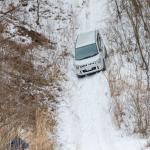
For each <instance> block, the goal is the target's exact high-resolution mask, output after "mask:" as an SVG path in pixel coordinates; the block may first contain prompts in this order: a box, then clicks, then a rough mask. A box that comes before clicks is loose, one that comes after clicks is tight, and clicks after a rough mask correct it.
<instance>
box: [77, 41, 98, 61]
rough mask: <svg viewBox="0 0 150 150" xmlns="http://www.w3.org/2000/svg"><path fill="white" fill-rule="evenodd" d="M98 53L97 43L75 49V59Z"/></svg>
mask: <svg viewBox="0 0 150 150" xmlns="http://www.w3.org/2000/svg"><path fill="white" fill-rule="evenodd" d="M97 54H98V50H97V46H96V43H93V44H90V45H86V46H83V47H79V48H76V49H75V59H76V60H82V59H86V58H89V57H92V56H95V55H97Z"/></svg>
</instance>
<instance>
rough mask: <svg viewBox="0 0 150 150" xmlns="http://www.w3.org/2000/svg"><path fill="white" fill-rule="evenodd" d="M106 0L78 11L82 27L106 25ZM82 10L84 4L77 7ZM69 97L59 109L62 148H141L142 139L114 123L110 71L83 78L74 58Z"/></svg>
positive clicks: (123, 149) (68, 88) (86, 29)
mask: <svg viewBox="0 0 150 150" xmlns="http://www.w3.org/2000/svg"><path fill="white" fill-rule="evenodd" d="M106 9H107V7H106V1H104V0H89V3H88V2H87V3H86V4H85V5H83V9H81V10H82V11H80V12H79V11H77V12H76V14H77V19H78V25H79V30H78V31H76V32H82V31H89V30H93V29H95V28H99V27H100V28H102V27H104V26H103V25H104V23H103V20H104V19H105V16H107V14H106ZM75 10H80V8H77V9H76V8H75ZM68 76H69V82H68V83H67V85H66V90H67V92H66V95H65V100H64V101H63V102H62V103H61V105H60V109H59V122H58V143H59V146H58V148H57V149H58V150H112V149H114V150H141V144H142V141H140V140H139V139H136V138H132V137H122V135H121V133H120V132H119V131H116V129H115V128H114V126H113V123H112V120H111V114H110V111H109V110H110V101H111V97H110V91H109V85H108V82H107V73H106V72H105V73H104V72H100V73H97V74H94V75H91V76H87V77H85V78H82V79H78V78H77V77H76V76H75V72H74V69H73V63H72V60H71V61H70V67H69V72H68Z"/></svg>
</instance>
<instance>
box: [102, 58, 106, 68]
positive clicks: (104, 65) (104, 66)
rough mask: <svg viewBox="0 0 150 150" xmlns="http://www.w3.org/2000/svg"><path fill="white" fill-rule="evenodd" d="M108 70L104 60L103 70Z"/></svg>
mask: <svg viewBox="0 0 150 150" xmlns="http://www.w3.org/2000/svg"><path fill="white" fill-rule="evenodd" d="M105 70H106V64H105V60H104V59H103V69H102V71H105Z"/></svg>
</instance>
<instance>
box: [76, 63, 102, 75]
mask: <svg viewBox="0 0 150 150" xmlns="http://www.w3.org/2000/svg"><path fill="white" fill-rule="evenodd" d="M102 69H103V65H94V66H90V67H89V68H86V67H85V68H80V69H76V74H77V75H79V76H82V75H87V74H91V73H94V72H97V71H100V70H102Z"/></svg>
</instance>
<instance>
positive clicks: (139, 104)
mask: <svg viewBox="0 0 150 150" xmlns="http://www.w3.org/2000/svg"><path fill="white" fill-rule="evenodd" d="M149 4H150V3H149V1H141V0H113V1H111V2H110V5H111V9H110V12H112V18H111V19H110V22H109V24H110V26H109V29H108V31H109V33H108V34H107V36H108V40H109V43H110V52H112V53H111V56H110V57H109V58H110V67H109V83H110V89H111V94H112V99H113V109H112V110H113V112H114V118H115V120H116V121H117V124H118V126H119V127H125V128H126V129H128V132H130V133H140V134H142V135H146V136H149V135H150V112H149V110H150V78H149V77H150V51H149V49H150V45H149V43H150V28H149V27H150V24H149V23H150V22H149V21H148V20H149V17H150V15H149Z"/></svg>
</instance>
